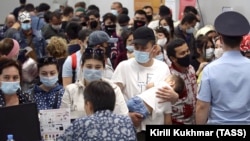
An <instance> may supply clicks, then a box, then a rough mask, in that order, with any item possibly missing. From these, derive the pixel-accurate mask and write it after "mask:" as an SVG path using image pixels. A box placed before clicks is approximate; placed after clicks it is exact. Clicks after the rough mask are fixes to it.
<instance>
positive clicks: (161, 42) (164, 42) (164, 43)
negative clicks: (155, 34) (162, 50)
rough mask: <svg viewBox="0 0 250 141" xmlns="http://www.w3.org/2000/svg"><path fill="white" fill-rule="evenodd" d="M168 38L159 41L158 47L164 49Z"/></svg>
mask: <svg viewBox="0 0 250 141" xmlns="http://www.w3.org/2000/svg"><path fill="white" fill-rule="evenodd" d="M167 41H168V40H167V38H162V39H158V40H157V45H160V46H161V47H164V46H165V45H166V43H167Z"/></svg>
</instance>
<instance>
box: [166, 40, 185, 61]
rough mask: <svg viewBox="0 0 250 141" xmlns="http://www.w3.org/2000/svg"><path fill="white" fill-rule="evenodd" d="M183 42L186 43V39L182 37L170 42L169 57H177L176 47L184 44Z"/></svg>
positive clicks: (168, 47)
mask: <svg viewBox="0 0 250 141" xmlns="http://www.w3.org/2000/svg"><path fill="white" fill-rule="evenodd" d="M183 44H186V41H185V40H183V39H181V38H176V39H174V40H172V41H170V42H169V43H168V44H167V49H166V51H167V55H168V58H169V59H170V60H171V58H170V57H176V52H175V48H177V47H179V46H182V45H183Z"/></svg>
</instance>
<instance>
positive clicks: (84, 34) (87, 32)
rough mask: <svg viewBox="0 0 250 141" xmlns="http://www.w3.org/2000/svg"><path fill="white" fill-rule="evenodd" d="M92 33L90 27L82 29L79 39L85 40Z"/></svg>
mask: <svg viewBox="0 0 250 141" xmlns="http://www.w3.org/2000/svg"><path fill="white" fill-rule="evenodd" d="M91 33H92V30H90V29H82V30H80V31H79V32H78V39H79V40H81V41H84V40H85V39H86V38H87V37H88V36H89V35H90V34H91Z"/></svg>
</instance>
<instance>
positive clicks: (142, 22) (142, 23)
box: [134, 20, 146, 29]
mask: <svg viewBox="0 0 250 141" xmlns="http://www.w3.org/2000/svg"><path fill="white" fill-rule="evenodd" d="M145 24H146V22H144V21H140V20H135V21H134V28H135V29H137V28H139V27H142V26H144V25H145Z"/></svg>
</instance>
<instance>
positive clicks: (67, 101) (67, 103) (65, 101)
mask: <svg viewBox="0 0 250 141" xmlns="http://www.w3.org/2000/svg"><path fill="white" fill-rule="evenodd" d="M71 101H72V99H71V96H70V90H69V89H68V88H67V87H66V88H65V91H64V94H63V96H62V100H61V105H60V108H71Z"/></svg>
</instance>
